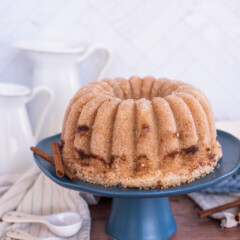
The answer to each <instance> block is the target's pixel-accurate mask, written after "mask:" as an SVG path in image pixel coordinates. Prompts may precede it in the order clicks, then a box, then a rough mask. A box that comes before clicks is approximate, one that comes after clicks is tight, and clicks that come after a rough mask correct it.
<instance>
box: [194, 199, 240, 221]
mask: <svg viewBox="0 0 240 240" xmlns="http://www.w3.org/2000/svg"><path fill="white" fill-rule="evenodd" d="M239 205H240V199H238V200H236V201H234V202H230V203H227V204H224V205H221V206H218V207H215V208H210V209H208V210H204V211H199V212H198V214H199V216H200V218H204V217H207V216H209V215H211V214H213V213H216V212H221V211H223V210H226V209H229V208H233V207H237V206H239Z"/></svg>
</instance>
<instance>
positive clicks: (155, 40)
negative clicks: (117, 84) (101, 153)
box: [0, 0, 240, 120]
mask: <svg viewBox="0 0 240 240" xmlns="http://www.w3.org/2000/svg"><path fill="white" fill-rule="evenodd" d="M24 39H38V40H39V39H40V40H51V41H52V40H54V41H55V40H57V41H64V42H74V43H85V44H86V43H90V42H102V43H105V44H107V45H108V46H109V47H110V48H111V49H112V52H113V60H112V63H111V65H110V67H109V69H108V71H107V72H106V74H105V76H106V77H117V76H123V77H129V76H131V75H140V76H145V75H154V76H156V77H169V78H172V79H180V80H183V81H187V82H190V83H192V84H194V85H196V86H197V87H199V88H201V89H202V90H203V91H204V92H205V93H206V94H207V95H208V97H209V99H210V101H211V103H212V106H213V109H214V112H215V116H216V119H217V120H239V119H240V106H239V105H240V94H239V92H240V1H239V0H198V1H197V0H196V1H194V0H158V1H157V0H151V1H147V0H115V1H110V0H109V1H107V0H41V1H39V0H0V81H8V82H18V83H22V84H25V85H29V86H31V73H32V72H31V69H32V66H31V64H30V63H29V61H28V60H27V59H26V57H25V56H24V55H23V54H22V53H21V52H20V51H19V50H17V49H14V48H12V46H11V44H12V43H13V42H15V41H18V40H24ZM99 60H101V57H99V56H97V55H96V56H93V57H92V58H91V59H89V60H88V61H87V62H86V63H85V64H83V65H81V67H80V69H79V72H80V75H81V79H82V81H83V83H87V82H88V81H91V80H94V76H95V75H94V73H95V72H96V71H95V70H96V69H97V66H98V65H99V64H98V62H99Z"/></svg>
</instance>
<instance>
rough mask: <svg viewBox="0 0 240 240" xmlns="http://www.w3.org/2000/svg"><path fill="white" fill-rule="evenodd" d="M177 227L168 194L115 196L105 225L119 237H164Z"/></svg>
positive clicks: (126, 239) (158, 239)
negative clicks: (147, 196) (146, 196)
mask: <svg viewBox="0 0 240 240" xmlns="http://www.w3.org/2000/svg"><path fill="white" fill-rule="evenodd" d="M176 229H177V225H176V222H175V220H174V217H173V214H172V210H171V207H170V204H169V200H168V198H167V197H163V198H113V202H112V207H111V212H110V215H109V218H108V222H107V225H106V231H107V233H108V234H109V235H110V236H111V237H113V238H115V239H118V240H136V239H138V240H155V239H156V240H164V239H167V238H169V237H170V236H172V235H173V234H174V233H175V231H176Z"/></svg>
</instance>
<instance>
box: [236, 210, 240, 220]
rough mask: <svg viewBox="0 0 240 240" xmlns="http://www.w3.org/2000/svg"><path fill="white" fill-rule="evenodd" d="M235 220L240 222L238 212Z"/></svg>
mask: <svg viewBox="0 0 240 240" xmlns="http://www.w3.org/2000/svg"><path fill="white" fill-rule="evenodd" d="M235 220H236V221H237V222H240V212H238V213H237V214H236V216H235Z"/></svg>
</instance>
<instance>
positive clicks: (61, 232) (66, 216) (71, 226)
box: [2, 211, 83, 237]
mask: <svg viewBox="0 0 240 240" xmlns="http://www.w3.org/2000/svg"><path fill="white" fill-rule="evenodd" d="M2 220H3V221H4V222H12V223H13V222H15V223H29V222H31V223H43V224H45V225H46V226H47V227H48V228H49V230H50V231H51V232H52V233H54V234H56V235H57V236H59V237H70V236H73V235H74V234H76V233H77V232H78V231H79V229H80V228H81V226H82V221H83V219H82V217H81V216H80V215H79V214H77V213H74V212H63V213H56V214H52V215H46V216H36V215H30V214H26V213H22V212H16V211H11V212H8V213H6V214H5V215H4V216H3V217H2Z"/></svg>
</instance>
